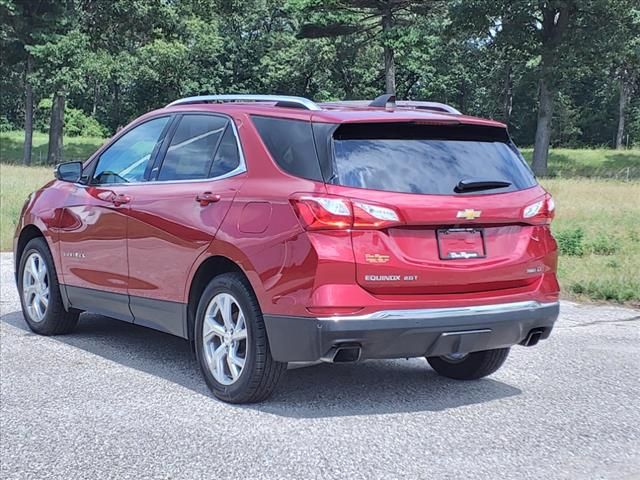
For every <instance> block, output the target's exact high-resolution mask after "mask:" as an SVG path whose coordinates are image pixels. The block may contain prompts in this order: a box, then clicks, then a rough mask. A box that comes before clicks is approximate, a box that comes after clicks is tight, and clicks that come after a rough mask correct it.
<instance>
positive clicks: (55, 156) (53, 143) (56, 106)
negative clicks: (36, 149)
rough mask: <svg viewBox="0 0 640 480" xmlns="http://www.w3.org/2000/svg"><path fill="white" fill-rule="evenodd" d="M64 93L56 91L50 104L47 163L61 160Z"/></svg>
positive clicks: (53, 163)
mask: <svg viewBox="0 0 640 480" xmlns="http://www.w3.org/2000/svg"><path fill="white" fill-rule="evenodd" d="M64 101H65V98H64V93H63V92H56V93H55V94H54V95H53V104H52V105H51V123H50V125H49V151H48V152H47V163H48V164H49V165H55V164H56V163H60V162H61V161H62V134H63V130H64Z"/></svg>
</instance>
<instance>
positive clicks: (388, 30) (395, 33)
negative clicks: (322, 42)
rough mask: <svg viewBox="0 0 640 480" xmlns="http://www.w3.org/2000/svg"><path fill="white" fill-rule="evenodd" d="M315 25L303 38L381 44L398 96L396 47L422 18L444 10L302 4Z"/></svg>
mask: <svg viewBox="0 0 640 480" xmlns="http://www.w3.org/2000/svg"><path fill="white" fill-rule="evenodd" d="M300 1H301V3H300V6H301V7H302V8H303V9H304V10H306V11H308V12H309V13H310V15H311V16H312V17H313V19H314V21H312V22H309V23H307V24H305V25H303V26H302V28H301V30H300V36H301V37H302V38H327V37H329V38H330V37H338V36H352V35H364V36H365V37H366V39H367V41H369V42H371V41H374V42H379V43H380V44H381V45H382V50H383V57H384V83H385V90H386V92H387V93H392V94H395V93H396V57H395V53H396V49H395V47H394V43H396V42H397V41H398V40H399V38H400V37H401V36H402V35H403V33H404V32H403V29H404V28H406V27H407V26H410V25H411V24H412V22H414V21H415V20H416V18H417V17H418V16H420V15H426V14H430V13H432V12H434V11H437V10H438V9H440V7H442V5H443V3H442V2H441V1H437V0H300Z"/></svg>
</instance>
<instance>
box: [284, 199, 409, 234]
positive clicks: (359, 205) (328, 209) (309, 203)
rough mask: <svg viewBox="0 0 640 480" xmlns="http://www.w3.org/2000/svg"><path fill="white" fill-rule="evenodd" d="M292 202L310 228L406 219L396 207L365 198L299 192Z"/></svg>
mask: <svg viewBox="0 0 640 480" xmlns="http://www.w3.org/2000/svg"><path fill="white" fill-rule="evenodd" d="M291 204H292V205H293V208H294V210H295V212H296V214H297V215H298V218H299V219H300V221H301V222H302V225H303V226H304V227H305V229H307V230H348V229H352V228H355V229H383V228H388V227H391V226H394V225H401V224H402V223H403V222H402V220H401V219H400V215H399V213H398V211H397V210H396V209H395V208H393V207H390V206H387V205H379V204H375V203H370V202H364V201H362V200H352V199H348V198H344V197H337V196H331V195H296V196H294V197H293V198H292V199H291Z"/></svg>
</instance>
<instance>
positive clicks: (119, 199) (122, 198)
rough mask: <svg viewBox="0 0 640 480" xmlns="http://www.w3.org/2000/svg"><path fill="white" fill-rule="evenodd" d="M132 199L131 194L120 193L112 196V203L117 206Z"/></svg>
mask: <svg viewBox="0 0 640 480" xmlns="http://www.w3.org/2000/svg"><path fill="white" fill-rule="evenodd" d="M130 201H131V197H130V196H129V195H125V194H124V193H119V194H117V195H114V196H113V197H111V203H113V204H114V205H115V206H116V207H119V206H120V205H124V204H126V203H129V202H130Z"/></svg>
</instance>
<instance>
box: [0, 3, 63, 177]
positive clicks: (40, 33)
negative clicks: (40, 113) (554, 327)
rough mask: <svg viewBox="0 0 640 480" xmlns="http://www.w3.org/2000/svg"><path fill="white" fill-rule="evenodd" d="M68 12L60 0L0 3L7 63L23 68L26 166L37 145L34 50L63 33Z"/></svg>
mask: <svg viewBox="0 0 640 480" xmlns="http://www.w3.org/2000/svg"><path fill="white" fill-rule="evenodd" d="M63 10H64V6H63V4H62V2H60V1H58V0H32V1H20V0H0V39H1V40H2V43H1V45H0V50H2V57H3V60H2V61H3V63H5V62H6V63H8V64H9V65H13V66H18V65H22V70H23V78H22V84H23V89H24V132H25V136H24V149H23V160H22V161H23V163H24V164H25V165H30V164H31V151H32V146H33V111H34V92H33V71H34V58H33V56H32V53H31V47H33V46H36V45H38V44H41V43H43V42H46V40H47V38H48V37H49V36H50V35H51V34H53V33H55V32H57V31H59V30H60V24H59V23H58V22H57V19H58V18H59V16H60V15H61V13H62V12H63Z"/></svg>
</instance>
